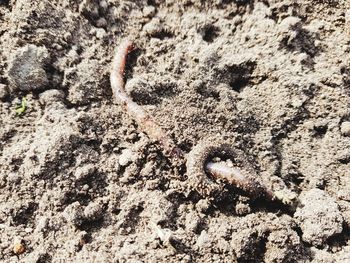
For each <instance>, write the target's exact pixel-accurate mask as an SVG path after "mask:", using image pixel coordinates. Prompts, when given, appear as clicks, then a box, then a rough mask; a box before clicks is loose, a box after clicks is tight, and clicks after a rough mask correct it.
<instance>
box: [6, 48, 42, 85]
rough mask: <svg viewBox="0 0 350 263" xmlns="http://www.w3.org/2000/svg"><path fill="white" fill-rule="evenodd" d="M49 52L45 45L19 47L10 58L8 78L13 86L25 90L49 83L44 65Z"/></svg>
mask: <svg viewBox="0 0 350 263" xmlns="http://www.w3.org/2000/svg"><path fill="white" fill-rule="evenodd" d="M48 58H49V53H48V51H47V49H46V48H45V47H37V46H35V45H26V46H24V47H22V48H19V49H17V50H16V51H15V52H14V54H13V56H12V57H11V58H10V60H9V66H8V72H7V74H8V78H9V81H10V84H11V86H12V87H13V88H18V89H20V90H23V91H31V90H36V89H40V88H42V87H44V86H46V85H47V84H48V82H49V81H48V78H47V75H46V72H45V70H44V65H45V64H46V63H47V62H48Z"/></svg>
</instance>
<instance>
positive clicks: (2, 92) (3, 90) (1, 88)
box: [0, 83, 8, 99]
mask: <svg viewBox="0 0 350 263" xmlns="http://www.w3.org/2000/svg"><path fill="white" fill-rule="evenodd" d="M7 95H8V90H7V86H6V85H5V84H1V83H0V99H3V98H5V97H6V96H7Z"/></svg>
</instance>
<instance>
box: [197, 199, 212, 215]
mask: <svg viewBox="0 0 350 263" xmlns="http://www.w3.org/2000/svg"><path fill="white" fill-rule="evenodd" d="M210 206H211V204H210V201H209V200H208V199H201V200H199V201H198V203H197V204H196V210H197V211H198V212H200V213H207V212H208V210H209V208H210Z"/></svg>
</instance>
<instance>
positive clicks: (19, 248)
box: [13, 237, 26, 255]
mask: <svg viewBox="0 0 350 263" xmlns="http://www.w3.org/2000/svg"><path fill="white" fill-rule="evenodd" d="M25 251H26V247H25V245H24V243H23V240H22V239H21V238H18V237H17V238H15V240H14V242H13V253H15V254H16V255H20V254H23V253H24V252H25Z"/></svg>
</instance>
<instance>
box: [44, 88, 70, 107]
mask: <svg viewBox="0 0 350 263" xmlns="http://www.w3.org/2000/svg"><path fill="white" fill-rule="evenodd" d="M63 99H64V92H63V91H61V90H57V89H50V90H46V91H44V92H43V93H41V94H40V95H39V102H40V103H41V104H43V105H47V104H52V103H54V102H58V101H62V100H63Z"/></svg>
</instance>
